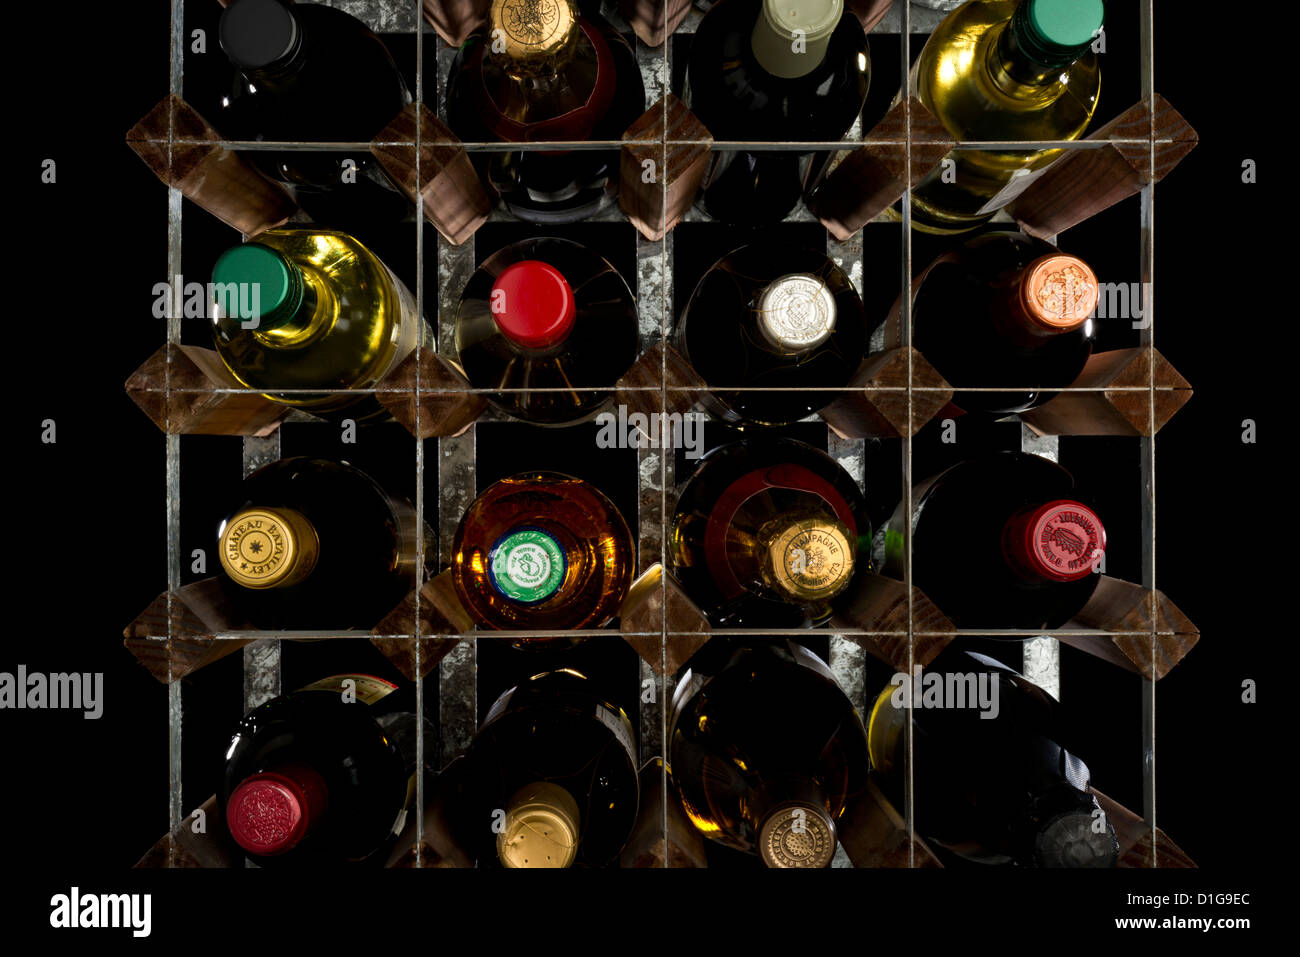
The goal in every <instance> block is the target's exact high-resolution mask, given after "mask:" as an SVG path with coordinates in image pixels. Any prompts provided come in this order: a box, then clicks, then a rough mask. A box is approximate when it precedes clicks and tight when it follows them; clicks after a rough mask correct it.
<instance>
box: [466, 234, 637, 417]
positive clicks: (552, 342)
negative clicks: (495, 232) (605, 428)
mask: <svg viewBox="0 0 1300 957" xmlns="http://www.w3.org/2000/svg"><path fill="white" fill-rule="evenodd" d="M456 351H457V354H458V355H459V358H460V363H461V366H462V367H463V368H464V370H465V375H466V376H467V377H468V378H469V382H470V385H472V386H473V387H474V388H476V389H505V390H509V391H503V392H494V393H491V394H490V395H489V396H488V399H489V400H490V401H491V402H492V404H493V405H494V406H496V407H497V408H499V409H501V410H502V411H503V412H507V413H509V414H510V415H513V416H515V417H516V418H519V419H523V420H525V421H528V422H534V423H537V424H539V425H558V424H563V423H568V422H575V421H577V420H579V419H584V418H587V417H589V416H591V415H594V414H595V413H596V411H597V410H598V409H599V408H600V407H601V406H603V405H604V404H605V403H606V402H607V401H608V400H609V397H610V395H611V393H612V390H613V387H614V384H615V383H616V382H617V381H618V379H619V378H620V377H621V376H622V375H623V373H624V372H626V371H627V370H628V368H629V367H630V366H631V365H632V363H633V362H635V361H636V356H637V315H636V303H635V301H634V300H633V298H632V292H631V290H629V289H628V286H627V283H626V282H625V281H624V280H623V277H622V276H621V275H620V274H619V272H618V270H616V269H615V268H614V267H613V266H611V265H610V264H609V263H608V262H606V261H605V260H604V259H602V258H601V257H600V256H598V255H597V254H596V253H594V252H592V251H590V250H588V249H586V248H585V247H583V246H580V245H578V244H577V243H574V242H570V241H569V240H567V239H552V238H540V239H527V240H524V241H523V242H518V243H515V244H513V245H510V246H507V247H505V248H504V249H502V250H500V251H498V252H496V253H494V254H493V255H491V256H489V257H488V258H487V259H486V260H484V262H483V263H482V265H480V266H479V268H478V269H477V270H475V271H474V274H473V275H472V276H471V277H470V280H469V282H468V283H466V285H465V291H464V293H463V294H462V296H461V300H460V310H459V312H458V313H457V314H456Z"/></svg>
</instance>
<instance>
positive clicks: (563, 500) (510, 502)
mask: <svg viewBox="0 0 1300 957" xmlns="http://www.w3.org/2000/svg"><path fill="white" fill-rule="evenodd" d="M452 555H453V559H452V580H453V583H454V585H455V589H456V594H457V596H458V597H459V598H460V601H461V603H462V604H463V605H464V607H465V610H466V611H467V612H468V613H469V614H470V616H471V617H472V618H473V619H474V620H475V621H477V622H478V623H479V624H480V625H484V626H486V627H488V628H506V629H537V630H544V631H561V630H566V629H570V628H599V627H600V626H601V625H604V624H605V623H607V622H608V621H609V620H610V619H611V618H613V617H615V616H616V615H617V614H618V611H619V607H620V606H621V605H622V603H623V599H624V598H625V597H626V596H627V590H628V588H629V587H630V586H631V584H632V572H633V567H634V565H635V551H634V549H633V545H632V534H631V532H629V531H628V527H627V522H625V521H624V520H623V516H622V515H620V514H619V512H618V509H617V508H615V507H614V503H613V502H611V501H610V500H609V499H608V498H606V497H605V496H604V494H602V493H601V491H600V490H599V489H597V488H596V487H595V486H593V485H590V484H588V483H586V482H584V481H582V480H581V479H576V478H573V477H572V476H569V475H560V474H558V473H556V472H525V473H521V474H519V475H514V476H511V477H510V478H506V479H502V480H501V481H499V482H495V483H493V484H492V485H490V486H488V488H487V489H485V490H484V491H483V493H482V494H481V495H479V497H478V498H476V499H475V500H474V502H473V504H471V505H470V507H469V509H468V510H467V511H466V512H465V515H464V517H463V518H461V520H460V524H459V525H458V526H457V528H456V536H455V539H454V540H453V544H452Z"/></svg>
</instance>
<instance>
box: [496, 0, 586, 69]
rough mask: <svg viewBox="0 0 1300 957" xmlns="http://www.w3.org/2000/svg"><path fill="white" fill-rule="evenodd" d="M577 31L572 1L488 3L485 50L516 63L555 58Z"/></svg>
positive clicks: (526, 0)
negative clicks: (487, 43)
mask: <svg viewBox="0 0 1300 957" xmlns="http://www.w3.org/2000/svg"><path fill="white" fill-rule="evenodd" d="M578 29H579V27H578V16H577V10H576V9H575V6H574V3H573V0H492V7H491V9H490V11H489V12H488V30H489V43H490V44H491V45H490V47H489V49H490V50H491V51H492V52H493V53H504V54H505V55H506V56H507V57H509V58H510V59H512V60H516V61H527V60H533V59H540V58H544V57H554V56H556V55H558V54H559V53H561V52H563V51H564V50H565V49H566V48H567V47H568V46H569V45H570V44H571V43H573V41H574V37H575V35H576V34H577V32H578ZM498 31H499V32H498ZM498 42H500V43H501V44H504V48H502V46H499V45H498Z"/></svg>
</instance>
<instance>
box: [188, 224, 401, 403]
mask: <svg viewBox="0 0 1300 957" xmlns="http://www.w3.org/2000/svg"><path fill="white" fill-rule="evenodd" d="M212 282H213V285H214V292H215V293H216V295H217V303H216V309H215V310H214V318H213V320H212V336H213V340H214V342H215V344H216V349H217V352H218V354H220V356H221V360H222V361H223V362H224V363H225V364H226V367H227V368H228V369H229V370H230V372H231V374H232V375H234V377H235V378H236V379H237V380H239V382H240V383H241V384H242V385H244V386H245V387H247V388H250V389H260V390H265V393H266V396H267V398H269V399H272V400H274V401H276V402H280V403H283V404H284V405H289V406H293V407H294V408H298V409H302V410H304V411H306V412H312V413H316V414H318V415H326V416H330V415H335V416H337V415H341V414H346V415H347V416H348V417H351V418H353V419H363V418H378V417H381V416H384V415H387V413H386V412H385V411H384V409H383V407H382V406H381V405H380V404H379V402H378V400H376V398H375V396H374V394H373V393H367V392H364V391H355V390H364V389H372V388H373V387H374V385H375V383H376V382H378V381H379V380H380V379H382V378H383V377H384V376H385V375H387V374H388V372H389V371H391V370H392V369H393V368H394V367H395V366H396V365H397V364H398V363H399V362H401V361H402V360H403V359H404V358H406V356H407V355H409V354H410V352H411V351H412V350H413V349H414V348H415V346H416V344H417V343H418V341H419V339H420V335H421V330H422V323H421V321H420V316H419V313H418V312H417V311H416V308H415V298H414V297H413V296H412V295H411V293H410V292H409V291H408V290H407V288H406V286H404V285H403V284H402V281H401V280H400V279H398V278H397V277H396V276H395V275H393V273H392V271H391V270H390V269H389V268H388V267H387V266H385V265H384V264H383V262H381V261H380V260H379V258H378V257H377V256H375V254H374V253H372V252H371V251H370V250H369V249H368V248H366V246H364V245H363V244H362V243H361V242H359V241H358V240H356V239H354V238H353V237H351V236H349V235H347V234H345V233H340V232H335V231H332V230H323V229H318V228H315V227H310V228H301V227H293V228H284V229H270V230H267V231H266V232H264V233H259V234H258V236H257V239H256V240H254V241H253V242H249V243H245V244H244V245H242V246H235V247H233V248H231V249H228V250H226V252H224V253H222V255H221V256H220V258H218V260H217V262H216V265H215V266H214V267H213V270H212ZM290 390H293V391H290Z"/></svg>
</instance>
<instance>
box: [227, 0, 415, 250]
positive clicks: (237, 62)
mask: <svg viewBox="0 0 1300 957" xmlns="http://www.w3.org/2000/svg"><path fill="white" fill-rule="evenodd" d="M219 34H220V40H221V48H222V50H223V51H225V54H226V56H227V57H228V58H229V59H230V62H231V63H232V64H233V65H234V66H235V68H236V70H238V71H239V72H238V76H237V79H236V84H235V89H234V91H233V92H232V95H231V96H230V97H228V98H227V101H228V102H227V101H223V105H224V109H223V113H224V115H223V116H222V117H221V118H220V119H218V120H216V121H215V122H218V123H219V124H220V126H221V129H222V131H223V132H224V133H225V134H226V135H227V136H232V137H234V138H237V139H242V140H258V141H260V140H271V141H293V142H302V143H330V142H348V143H352V142H356V143H365V142H369V141H370V140H371V139H373V138H374V137H375V136H376V135H377V134H378V133H379V132H380V131H381V130H382V129H383V128H384V127H385V126H387V125H388V123H389V122H390V121H392V120H393V118H394V117H396V116H397V114H398V113H399V112H401V110H402V108H403V107H404V106H406V104H408V103H409V102H410V101H411V95H410V93H409V91H408V90H407V88H406V82H405V81H404V80H403V79H402V74H401V72H400V71H399V70H398V69H397V65H396V64H395V63H394V62H393V58H392V55H391V54H390V53H389V52H388V48H387V47H385V46H384V44H383V41H382V40H380V39H379V38H378V37H377V36H375V34H374V33H372V32H371V30H370V28H369V27H367V26H366V25H365V24H364V23H362V22H361V21H360V20H358V19H357V18H356V17H354V16H351V15H350V14H347V13H344V12H343V11H342V10H336V9H334V8H332V7H327V6H323V5H321V4H315V3H295V4H286V3H284V2H282V0H232V2H231V3H230V5H229V6H227V7H226V9H225V11H224V12H223V13H222V15H221V25H220V28H219ZM248 158H249V159H250V160H251V161H252V162H253V163H254V164H256V165H257V166H258V168H259V169H261V171H262V172H263V173H265V174H266V175H268V176H270V177H271V178H272V179H277V180H280V181H281V182H284V183H288V184H290V185H292V186H294V187H295V188H296V190H295V191H296V194H297V197H298V201H299V203H300V204H301V205H302V207H303V208H304V209H305V210H306V211H307V212H308V213H309V214H310V215H311V216H312V218H313V219H315V220H317V221H320V222H329V223H330V224H331V225H339V226H346V225H349V224H351V223H356V222H360V221H363V220H374V219H381V218H382V219H400V218H401V217H402V216H404V215H405V214H406V213H407V211H409V209H410V203H409V202H408V201H407V199H406V197H405V196H403V195H401V194H400V193H398V192H397V191H396V190H395V189H394V188H393V187H392V185H391V184H390V183H389V181H388V179H387V177H385V176H384V174H383V171H382V170H381V169H380V168H379V166H378V164H377V162H376V161H375V160H374V159H373V158H372V157H371V156H370V153H369V151H367V150H362V151H360V152H355V153H347V154H344V153H338V152H304V151H300V150H271V151H261V150H259V151H255V152H251V153H249V154H248ZM345 160H351V161H352V162H353V163H354V164H355V170H354V171H353V173H352V174H349V176H348V179H351V178H352V176H353V175H354V176H355V182H348V181H347V179H345V173H347V172H348V167H347V166H345V163H344V161H345Z"/></svg>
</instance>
